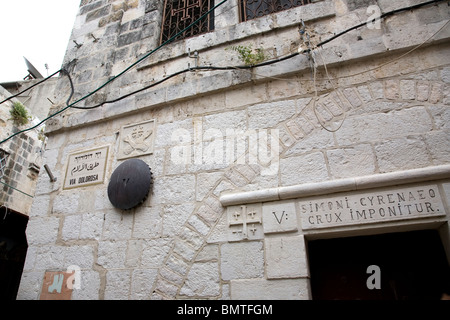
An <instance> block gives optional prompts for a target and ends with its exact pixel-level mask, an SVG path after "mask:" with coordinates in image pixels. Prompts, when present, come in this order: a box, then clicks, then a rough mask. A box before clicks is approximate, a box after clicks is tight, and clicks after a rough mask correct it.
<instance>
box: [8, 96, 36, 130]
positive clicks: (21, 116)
mask: <svg viewBox="0 0 450 320" xmlns="http://www.w3.org/2000/svg"><path fill="white" fill-rule="evenodd" d="M9 113H10V114H11V117H12V118H11V120H13V122H14V124H15V125H18V126H20V125H24V124H27V123H28V122H29V121H30V120H31V116H30V115H29V114H28V111H27V109H26V108H25V107H24V105H23V104H21V103H20V102H15V103H14V104H13V106H12V107H11V110H10V111H9Z"/></svg>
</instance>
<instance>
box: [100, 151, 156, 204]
mask: <svg viewBox="0 0 450 320" xmlns="http://www.w3.org/2000/svg"><path fill="white" fill-rule="evenodd" d="M152 184H153V178H152V172H151V170H150V168H149V166H148V165H147V164H146V163H145V162H144V161H142V160H139V159H130V160H127V161H125V162H124V163H122V164H121V165H119V166H118V167H117V168H116V170H114V172H113V174H112V175H111V179H110V181H109V185H108V198H109V201H110V202H111V203H112V205H113V206H114V207H116V208H118V209H122V210H129V209H133V208H135V207H136V206H138V205H140V204H141V203H143V202H144V201H145V199H147V196H148V193H149V191H150V187H151V185H152Z"/></svg>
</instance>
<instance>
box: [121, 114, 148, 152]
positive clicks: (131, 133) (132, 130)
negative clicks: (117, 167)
mask: <svg viewBox="0 0 450 320" xmlns="http://www.w3.org/2000/svg"><path fill="white" fill-rule="evenodd" d="M154 131H155V120H149V121H144V122H140V123H135V124H131V125H127V126H123V127H122V129H121V130H120V143H119V150H118V153H117V159H119V160H121V159H127V158H134V157H140V156H143V155H147V154H151V153H153V141H154Z"/></svg>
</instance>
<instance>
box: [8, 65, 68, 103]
mask: <svg viewBox="0 0 450 320" xmlns="http://www.w3.org/2000/svg"><path fill="white" fill-rule="evenodd" d="M62 70H63V69H60V70H58V71H56V72H55V73H53V74H51V75H50V76H48V77H47V78H45V79H43V80H41V81H39V82H36V83H35V84H33V85H32V86H30V87H28V88H26V89H25V90H23V91H20V92H19V93H17V94H15V95H12V96H11V97H8V98H6V99H5V100H2V101H0V104H2V103H5V102H6V101H9V100H11V99H14V98H16V97H18V96H20V95H21V94H23V93H25V92H27V91H28V90H31V89H33V88H34V87H36V86H38V85H40V84H42V83H44V82H45V81H47V80H49V79H50V78H52V77H54V76H55V75H57V74H58V73H60V72H61V71H62Z"/></svg>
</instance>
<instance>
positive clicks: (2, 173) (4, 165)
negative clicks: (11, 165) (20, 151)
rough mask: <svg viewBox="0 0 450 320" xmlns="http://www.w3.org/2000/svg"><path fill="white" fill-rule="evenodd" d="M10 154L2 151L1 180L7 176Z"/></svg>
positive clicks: (0, 161)
mask: <svg viewBox="0 0 450 320" xmlns="http://www.w3.org/2000/svg"><path fill="white" fill-rule="evenodd" d="M8 157H9V153H8V152H6V151H4V150H2V149H0V179H2V178H3V176H4V175H5V170H6V163H7V162H8Z"/></svg>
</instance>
